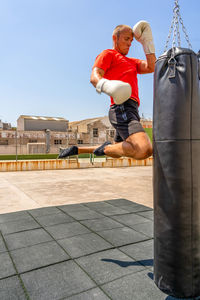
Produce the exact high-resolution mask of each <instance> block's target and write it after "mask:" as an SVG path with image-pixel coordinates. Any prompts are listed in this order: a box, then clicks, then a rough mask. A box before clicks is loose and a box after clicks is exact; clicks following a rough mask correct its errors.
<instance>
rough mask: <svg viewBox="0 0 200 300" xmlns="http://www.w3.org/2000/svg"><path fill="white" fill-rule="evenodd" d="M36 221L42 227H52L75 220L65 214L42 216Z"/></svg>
mask: <svg viewBox="0 0 200 300" xmlns="http://www.w3.org/2000/svg"><path fill="white" fill-rule="evenodd" d="M35 219H36V220H37V221H38V222H39V223H40V224H41V225H42V226H51V225H57V224H62V223H70V222H74V219H73V218H72V217H70V216H68V215H66V214H65V213H63V212H60V213H57V214H52V215H47V216H41V217H35Z"/></svg>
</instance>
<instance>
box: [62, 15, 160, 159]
mask: <svg viewBox="0 0 200 300" xmlns="http://www.w3.org/2000/svg"><path fill="white" fill-rule="evenodd" d="M134 37H135V39H136V40H137V41H139V42H140V43H141V44H142V46H143V49H144V52H145V54H146V60H140V59H136V58H129V57H126V55H127V54H128V52H129V48H130V46H131V43H132V41H133V38H134ZM112 38H113V49H107V50H104V51H103V52H102V53H100V54H99V55H98V56H97V58H96V60H95V63H94V66H93V69H92V74H91V80H90V82H91V83H92V84H93V86H94V87H95V88H96V91H97V92H98V93H101V92H103V93H105V94H107V95H109V96H110V98H111V105H110V110H109V119H110V122H111V124H112V125H113V127H114V128H115V129H116V136H115V144H111V143H110V142H105V143H104V144H103V145H101V146H100V147H80V148H78V147H77V146H72V147H70V148H66V149H62V150H61V152H60V154H59V158H64V157H66V156H70V155H75V154H79V153H94V154H95V155H97V156H98V155H99V156H100V155H108V156H111V157H115V158H117V157H121V156H127V157H133V158H135V159H144V158H147V157H149V156H150V155H151V154H152V145H151V142H150V140H149V137H148V135H147V134H146V133H145V131H144V129H143V127H142V125H141V123H140V116H139V113H138V106H139V105H140V99H139V96H138V82H137V74H146V73H152V72H153V71H154V66H155V61H156V57H155V47H154V44H153V37H152V33H151V28H150V25H149V23H148V22H146V21H140V22H138V23H137V24H136V25H135V26H134V27H133V29H132V28H131V27H129V26H127V25H118V26H117V27H116V28H115V29H114V31H113V36H112Z"/></svg>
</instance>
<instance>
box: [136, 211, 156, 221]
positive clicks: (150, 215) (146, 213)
mask: <svg viewBox="0 0 200 300" xmlns="http://www.w3.org/2000/svg"><path fill="white" fill-rule="evenodd" d="M138 215H140V216H143V217H145V218H147V219H150V220H152V221H153V211H144V212H139V213H138Z"/></svg>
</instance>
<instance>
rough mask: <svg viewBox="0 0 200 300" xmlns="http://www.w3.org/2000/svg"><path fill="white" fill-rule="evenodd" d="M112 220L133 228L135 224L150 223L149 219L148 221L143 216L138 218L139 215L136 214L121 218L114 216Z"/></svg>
mask: <svg viewBox="0 0 200 300" xmlns="http://www.w3.org/2000/svg"><path fill="white" fill-rule="evenodd" d="M112 218H113V219H114V220H116V221H117V222H120V223H122V224H124V225H127V226H132V225H135V224H142V223H145V222H148V219H146V218H144V217H142V216H138V215H137V214H134V213H130V214H126V215H120V216H113V217H112Z"/></svg>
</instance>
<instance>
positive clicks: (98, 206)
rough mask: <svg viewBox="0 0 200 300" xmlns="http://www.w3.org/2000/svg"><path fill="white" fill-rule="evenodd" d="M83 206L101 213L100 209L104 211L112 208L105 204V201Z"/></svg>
mask: <svg viewBox="0 0 200 300" xmlns="http://www.w3.org/2000/svg"><path fill="white" fill-rule="evenodd" d="M84 206H86V207H88V208H91V209H94V210H96V211H98V210H99V211H101V210H102V209H103V210H105V209H106V208H111V207H112V205H110V204H108V203H106V202H105V201H102V202H99V201H98V202H89V203H84Z"/></svg>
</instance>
